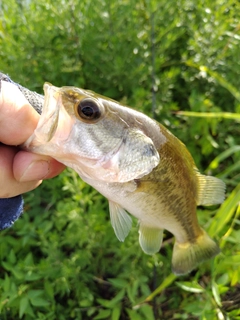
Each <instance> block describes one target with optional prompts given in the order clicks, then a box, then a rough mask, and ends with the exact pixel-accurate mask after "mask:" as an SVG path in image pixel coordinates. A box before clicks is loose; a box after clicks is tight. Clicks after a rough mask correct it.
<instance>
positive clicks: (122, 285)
mask: <svg viewBox="0 0 240 320" xmlns="http://www.w3.org/2000/svg"><path fill="white" fill-rule="evenodd" d="M108 281H109V282H111V283H112V284H113V285H114V286H115V287H116V288H126V287H127V285H128V282H127V280H125V279H120V278H115V279H113V278H112V279H108Z"/></svg>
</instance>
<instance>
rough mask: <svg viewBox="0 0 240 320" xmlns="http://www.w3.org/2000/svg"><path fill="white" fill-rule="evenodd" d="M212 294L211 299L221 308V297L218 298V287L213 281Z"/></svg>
mask: <svg viewBox="0 0 240 320" xmlns="http://www.w3.org/2000/svg"><path fill="white" fill-rule="evenodd" d="M212 294H213V297H214V299H215V301H216V303H217V305H218V306H219V307H221V306H222V303H221V297H220V294H219V290H218V285H217V283H216V282H215V281H212Z"/></svg>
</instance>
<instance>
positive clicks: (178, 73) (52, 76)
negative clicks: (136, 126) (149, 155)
mask: <svg viewBox="0 0 240 320" xmlns="http://www.w3.org/2000/svg"><path fill="white" fill-rule="evenodd" d="M239 10H240V5H239V2H238V1H236V0H235V1H233V0H228V1H224V0H221V1H220V0H214V1H210V0H202V1H197V2H196V1H194V0H189V1H187V0H176V1H173V0H168V1H161V2H160V3H159V1H153V0H152V1H133V0H132V1H118V2H113V1H110V0H101V1H100V0H95V1H92V0H88V1H86V0H82V1H77V0H71V1H66V0H56V1H54V2H53V1H50V0H45V1H42V0H39V1H35V0H32V1H31V0H29V1H27V0H25V1H23V0H22V1H21V0H16V1H14V0H3V1H2V2H1V3H0V70H2V71H3V72H5V73H8V74H9V75H10V76H11V77H12V79H14V80H15V81H17V82H19V83H21V84H22V85H24V86H26V87H28V88H30V89H32V90H35V91H37V92H40V93H42V86H43V83H44V82H45V81H48V82H51V83H53V84H54V85H57V86H63V85H75V86H79V87H83V88H87V89H91V90H93V91H96V92H98V93H101V94H103V95H106V96H109V97H111V98H113V99H116V100H118V101H120V102H122V103H124V104H127V105H131V106H132V107H134V108H136V109H138V110H141V111H143V112H145V113H146V114H148V115H149V116H151V117H154V118H155V119H156V120H158V121H159V122H161V123H162V124H164V125H165V126H166V127H168V128H169V129H170V130H171V131H172V132H173V133H174V134H175V135H176V136H177V137H179V138H180V139H181V140H182V141H183V142H184V143H185V144H186V145H187V147H188V149H189V150H190V151H191V153H192V155H193V157H194V159H195V161H196V163H197V165H198V167H199V168H200V169H201V171H202V172H203V173H208V174H212V175H215V176H218V177H220V178H222V179H223V180H224V181H225V182H226V183H227V199H226V201H225V202H224V204H223V205H222V206H221V207H220V208H217V207H212V208H199V210H198V216H199V221H200V223H201V225H202V226H203V227H204V228H205V229H206V230H208V232H209V233H210V234H211V236H213V237H214V238H216V239H217V241H218V242H219V243H220V246H221V249H222V253H221V254H220V255H219V256H218V257H216V258H215V260H212V261H209V262H206V263H204V264H202V265H201V267H200V268H199V269H198V270H196V271H194V272H192V273H191V274H190V275H187V276H184V277H179V278H176V277H175V276H174V275H172V274H171V272H170V261H171V255H172V244H173V238H172V236H171V235H170V234H168V233H166V235H165V238H164V240H165V241H164V244H163V248H162V249H161V252H160V253H159V254H156V255H154V256H153V257H149V256H147V255H145V254H144V253H143V252H142V251H141V249H140V248H139V245H138V234H137V229H138V228H137V221H135V223H134V227H133V228H132V230H131V232H130V235H129V236H128V238H127V239H126V240H125V242H124V243H120V242H118V240H117V239H116V237H115V235H114V232H113V230H112V227H111V225H110V222H109V214H108V204H107V201H106V200H105V199H104V198H102V196H101V195H99V194H98V193H97V192H96V191H95V190H93V189H92V188H91V187H89V186H88V185H86V184H85V183H84V182H83V181H81V180H80V179H79V178H78V176H77V175H76V174H75V173H74V172H73V171H70V170H66V171H65V172H64V173H62V174H61V175H60V176H59V177H57V178H55V179H52V180H50V181H45V182H44V183H43V184H42V186H41V187H39V188H38V189H36V190H34V191H33V192H30V193H28V194H26V195H25V214H24V215H23V216H22V218H21V219H19V221H17V222H16V223H15V225H14V226H13V227H12V228H11V229H9V230H5V231H3V232H1V234H0V237H1V241H0V314H1V316H0V318H1V319H17V318H20V319H26V320H28V319H49V320H50V319H51V320H52V319H60V320H61V319H112V320H117V319H131V320H141V319H150V320H151V319H211V320H212V319H240V313H239V309H240V300H239V295H240V287H239V281H240V271H239V266H240V255H239V250H240V246H239V239H240V229H239V224H240V221H239V213H240V210H239V199H240V187H239V180H240V174H239V168H240V157H239V150H240V141H239V140H240V136H239V121H240V116H239V111H240V93H239V86H240V76H239V75H240V53H239V45H240V32H239V30H240V25H239V18H240V12H239Z"/></svg>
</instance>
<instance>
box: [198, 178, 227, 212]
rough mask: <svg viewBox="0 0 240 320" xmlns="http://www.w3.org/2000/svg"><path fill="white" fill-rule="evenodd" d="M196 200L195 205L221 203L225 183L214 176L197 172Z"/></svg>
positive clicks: (223, 196)
mask: <svg viewBox="0 0 240 320" xmlns="http://www.w3.org/2000/svg"><path fill="white" fill-rule="evenodd" d="M197 178H198V200H197V205H205V206H210V205H213V204H219V203H222V202H223V201H224V199H225V188H226V186H225V183H224V182H223V181H222V180H220V179H218V178H215V177H211V176H204V175H202V174H200V173H197Z"/></svg>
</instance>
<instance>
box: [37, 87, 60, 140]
mask: <svg viewBox="0 0 240 320" xmlns="http://www.w3.org/2000/svg"><path fill="white" fill-rule="evenodd" d="M43 90H44V95H45V99H44V106H43V112H42V118H43V119H44V123H43V125H44V126H45V127H46V126H47V127H48V128H49V129H48V134H47V136H46V140H45V142H49V141H50V140H51V139H52V138H53V136H54V134H55V132H56V130H57V127H58V119H59V111H60V103H59V99H60V96H61V95H60V92H59V88H57V87H55V86H53V85H52V84H51V83H48V82H46V83H44V86H43ZM46 119H47V121H46ZM40 128H41V124H40V123H39V129H40Z"/></svg>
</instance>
